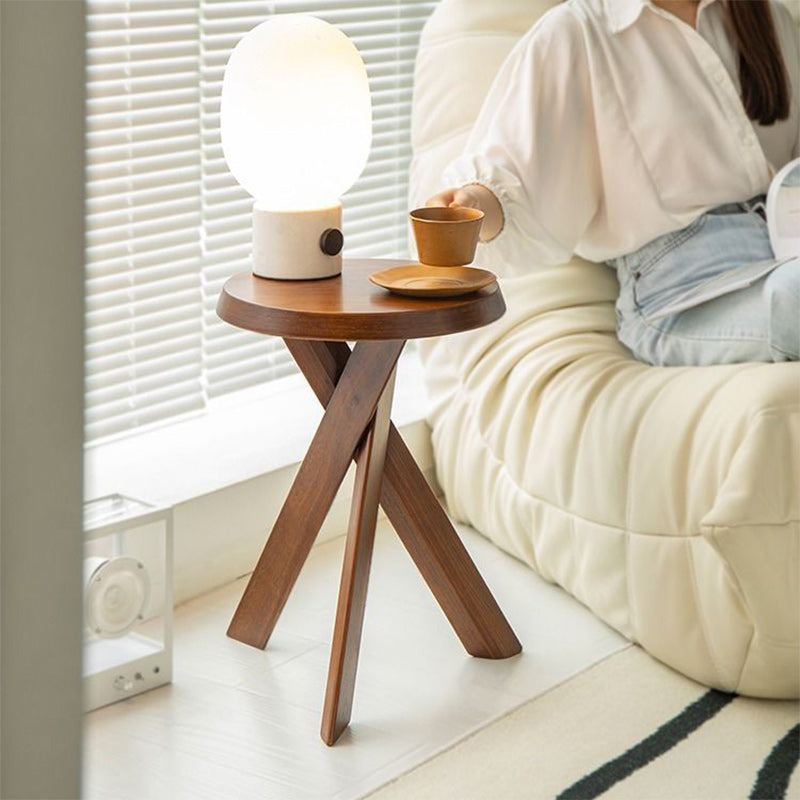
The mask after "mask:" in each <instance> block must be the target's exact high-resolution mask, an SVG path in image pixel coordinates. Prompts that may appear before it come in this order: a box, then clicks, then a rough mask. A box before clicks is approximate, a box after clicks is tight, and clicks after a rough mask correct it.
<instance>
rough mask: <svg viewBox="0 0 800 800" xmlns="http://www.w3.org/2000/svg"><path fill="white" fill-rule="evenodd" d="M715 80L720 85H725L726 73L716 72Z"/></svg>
mask: <svg viewBox="0 0 800 800" xmlns="http://www.w3.org/2000/svg"><path fill="white" fill-rule="evenodd" d="M714 80H715V81H716V82H717V83H719V84H720V85H721V84H723V83H725V73H724V72H716V73H715V74H714Z"/></svg>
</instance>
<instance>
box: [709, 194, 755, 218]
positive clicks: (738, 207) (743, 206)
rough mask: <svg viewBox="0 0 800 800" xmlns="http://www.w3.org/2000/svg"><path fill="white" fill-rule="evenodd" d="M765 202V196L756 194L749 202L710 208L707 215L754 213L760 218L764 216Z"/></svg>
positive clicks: (744, 201)
mask: <svg viewBox="0 0 800 800" xmlns="http://www.w3.org/2000/svg"><path fill="white" fill-rule="evenodd" d="M766 200H767V196H766V195H765V194H757V195H756V196H755V197H751V198H750V199H749V200H742V201H740V202H738V203H723V204H722V205H721V206H715V207H714V208H710V209H709V210H708V211H707V212H706V213H707V214H736V213H737V212H742V213H743V212H746V211H755V212H756V213H757V214H760V215H761V216H762V217H765V216H766Z"/></svg>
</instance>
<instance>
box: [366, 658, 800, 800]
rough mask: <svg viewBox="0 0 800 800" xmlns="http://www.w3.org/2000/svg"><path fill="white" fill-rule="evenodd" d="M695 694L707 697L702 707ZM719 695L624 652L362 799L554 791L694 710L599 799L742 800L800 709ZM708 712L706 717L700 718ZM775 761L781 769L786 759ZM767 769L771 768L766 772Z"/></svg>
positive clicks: (506, 797) (479, 797)
mask: <svg viewBox="0 0 800 800" xmlns="http://www.w3.org/2000/svg"><path fill="white" fill-rule="evenodd" d="M704 697H711V698H715V699H714V700H706V701H705V703H704V702H703V701H702V698H704ZM727 697H729V696H727V695H724V694H722V693H718V692H709V691H708V689H706V688H705V687H703V686H700V685H699V684H697V683H694V682H693V681H690V680H689V679H687V678H685V677H683V676H682V675H679V674H678V673H676V672H674V671H673V670H671V669H669V668H668V667H665V666H664V665H663V664H661V663H660V662H658V661H655V660H654V659H653V658H651V657H650V656H648V655H647V654H646V653H645V652H644V651H642V650H641V649H639V648H638V647H631V648H628V649H626V650H624V651H622V652H621V653H617V654H615V655H612V656H610V657H609V658H607V659H605V660H604V661H602V662H600V663H599V664H597V665H595V666H593V667H591V668H590V669H588V670H586V671H585V672H583V673H581V674H579V675H577V676H575V677H573V678H571V679H569V680H567V681H566V682H564V683H562V684H561V685H559V686H557V687H555V688H553V689H551V690H550V691H549V692H547V693H545V694H543V695H541V696H539V697H537V698H534V699H533V700H531V701H529V702H527V703H525V704H524V705H522V706H520V707H519V708H517V709H516V710H514V711H512V712H511V713H510V714H508V715H506V716H505V717H503V718H501V719H499V720H497V721H496V722H494V723H492V724H490V725H488V726H487V727H485V728H483V729H481V730H479V731H477V732H476V733H474V734H473V735H471V736H469V737H467V738H465V739H463V740H461V741H460V742H458V743H456V744H455V745H453V746H452V747H451V748H450V749H449V750H447V751H445V752H443V753H441V754H440V755H438V756H436V757H434V758H433V759H431V760H430V761H428V762H426V763H424V764H422V765H420V766H419V767H417V768H415V769H413V770H411V771H410V772H408V773H406V774H405V775H402V776H401V777H400V778H398V779H396V780H395V781H393V782H391V783H389V784H386V785H385V786H383V787H381V788H380V789H378V790H377V791H376V792H374V793H373V794H371V795H369V796H370V798H371V800H408V798H414V800H450V798H452V799H453V800H455V799H456V798H458V800H487V798H492V800H539V798H554V797H557V796H558V795H559V794H560V793H562V792H564V791H565V790H566V789H567V788H568V787H571V786H573V785H574V784H576V783H577V782H578V781H579V780H581V778H583V777H584V776H588V775H591V774H592V773H595V772H597V771H598V770H601V769H602V767H603V766H604V765H606V764H609V763H611V762H614V761H615V760H618V759H620V756H622V755H623V754H626V753H629V752H630V751H632V750H634V749H635V748H636V747H637V745H641V744H642V743H643V742H646V741H648V739H651V737H653V736H654V734H655V733H656V732H657V731H659V729H662V730H663V729H664V728H665V727H666V726H668V724H669V723H670V722H671V721H674V720H676V719H681V718H682V717H681V715H682V714H683V713H685V712H686V710H687V709H688V708H694V711H693V712H692V716H693V718H694V719H695V721H696V722H698V724H696V725H694V726H693V728H692V730H691V732H690V733H687V734H686V735H685V736H680V737H673V738H672V739H669V742H670V743H671V746H670V747H668V748H666V749H664V748H663V747H662V752H661V753H659V754H657V755H656V756H655V757H654V758H652V760H647V762H646V763H645V764H641V765H640V766H639V768H637V769H635V770H633V771H631V772H629V773H628V774H627V775H626V776H625V777H623V778H621V779H620V780H617V781H616V782H614V783H613V784H611V785H609V786H607V787H604V790H603V792H602V794H600V795H599V796H601V797H603V798H604V800H605V799H606V798H628V799H629V800H643V798H647V800H677V799H678V798H680V799H681V800H687V799H688V798H691V799H692V800H699V799H700V798H702V800H735V799H736V798H741V800H745V798H747V797H749V796H750V793H751V791H752V790H753V788H754V786H755V785H756V780H757V776H758V775H759V771H760V770H762V769H763V768H764V766H765V764H766V763H767V761H768V759H769V757H770V754H771V753H772V752H773V751H774V749H775V748H776V744H777V743H778V742H779V741H781V740H782V739H783V738H784V737H786V736H787V731H789V730H790V729H791V728H792V727H793V726H794V725H797V723H798V717H799V716H800V714H799V713H798V704H797V703H796V702H792V701H774V700H754V699H752V698H745V697H737V698H736V699H735V700H733V701H732V702H731V701H727V702H725V703H723V702H722V701H721V700H722V698H727ZM698 701H699V706H698ZM712 710H713V711H714V712H715V713H713V714H709V713H708V712H709V711H712ZM698 711H700V712H701V713H700V714H699V716H695V715H696V713H697V712H698ZM682 719H684V721H685V719H686V718H685V717H684V718H682ZM681 724H682V725H683V723H681ZM684 729H685V728H684ZM667 731H669V728H668V727H667ZM664 741H667V740H664ZM775 763H782V764H784V771H788V766H785V765H786V758H785V757H783V758H782V759H780V760H778V761H776V762H775ZM771 774H773V775H774V774H776V773H775V772H774V770H771ZM796 779H797V771H796V770H795V771H794V773H793V774H790V775H788V776H785V780H786V781H787V786H788V789H787V792H786V795H785V796H786V797H787V798H789V797H793V796H797V795H796V793H794V794H793V789H795V788H796V787H797V786H798V785H800V783H799V782H798V781H797V780H796ZM575 796H578V795H575ZM586 796H587V797H588V796H590V795H586Z"/></svg>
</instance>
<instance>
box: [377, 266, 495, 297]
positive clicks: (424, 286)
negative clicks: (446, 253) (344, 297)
mask: <svg viewBox="0 0 800 800" xmlns="http://www.w3.org/2000/svg"><path fill="white" fill-rule="evenodd" d="M369 279H370V280H371V281H372V282H373V283H374V284H376V285H377V286H381V287H383V288H384V289H388V290H389V291H390V292H394V294H402V295H405V296H406V297H460V296H461V295H464V294H471V293H472V292H477V291H478V290H479V289H483V288H484V287H485V286H489V285H490V284H492V283H494V281H495V279H496V276H495V274H494V273H492V272H489V271H488V270H485V269H477V268H476V267H429V266H428V265H427V264H413V265H411V266H406V267H392V268H391V269H382V270H380V271H379V272H373V273H372V274H371V275H370V276H369Z"/></svg>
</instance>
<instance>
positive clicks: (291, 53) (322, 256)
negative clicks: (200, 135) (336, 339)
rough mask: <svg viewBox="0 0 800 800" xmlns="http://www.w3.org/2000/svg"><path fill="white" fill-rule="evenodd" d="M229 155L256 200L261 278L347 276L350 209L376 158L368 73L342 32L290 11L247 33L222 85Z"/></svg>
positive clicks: (255, 226) (232, 167) (223, 132)
mask: <svg viewBox="0 0 800 800" xmlns="http://www.w3.org/2000/svg"><path fill="white" fill-rule="evenodd" d="M220 118H221V119H220V127H221V136H222V150H223V153H224V155H225V160H226V161H227V163H228V167H229V169H230V171H231V172H232V173H233V176H234V177H235V178H236V180H237V181H238V182H239V183H240V184H241V185H242V186H243V187H244V188H245V189H246V190H247V191H248V192H249V193H250V194H251V195H252V196H253V197H254V199H255V204H254V206H253V262H252V263H253V272H254V273H255V274H256V275H258V276H261V277H264V278H281V279H295V280H308V279H311V278H326V277H331V276H334V275H338V274H340V273H341V271H342V256H341V251H342V246H343V241H344V240H343V237H342V232H341V224H342V205H341V202H340V200H339V198H340V197H341V196H342V195H343V194H344V193H345V192H346V191H347V190H348V189H349V188H350V187H351V186H352V185H353V184H354V183H355V181H356V180H357V179H358V176H359V175H360V174H361V172H362V171H363V169H364V166H365V164H366V163H367V159H368V157H369V151H370V145H371V140H372V106H371V102H370V92H369V82H368V79H367V70H366V67H365V66H364V62H363V61H362V59H361V56H360V55H359V52H358V50H357V49H356V47H355V45H354V44H353V43H352V42H351V41H350V40H349V39H348V38H347V36H345V34H344V33H342V32H341V31H340V30H339V29H338V28H336V27H334V26H333V25H330V24H328V23H327V22H324V21H323V20H321V19H318V18H316V17H311V16H307V15H304V14H281V15H276V16H273V17H271V18H270V19H268V20H267V21H266V22H262V23H261V24H260V25H257V26H256V27H255V28H253V29H252V30H251V31H249V32H248V33H246V34H245V35H244V36H243V37H242V39H241V40H240V41H239V43H238V44H237V45H236V47H235V48H234V49H233V52H232V53H231V56H230V59H229V60H228V64H227V66H226V68H225V76H224V78H223V81H222V105H221V111H220Z"/></svg>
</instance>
